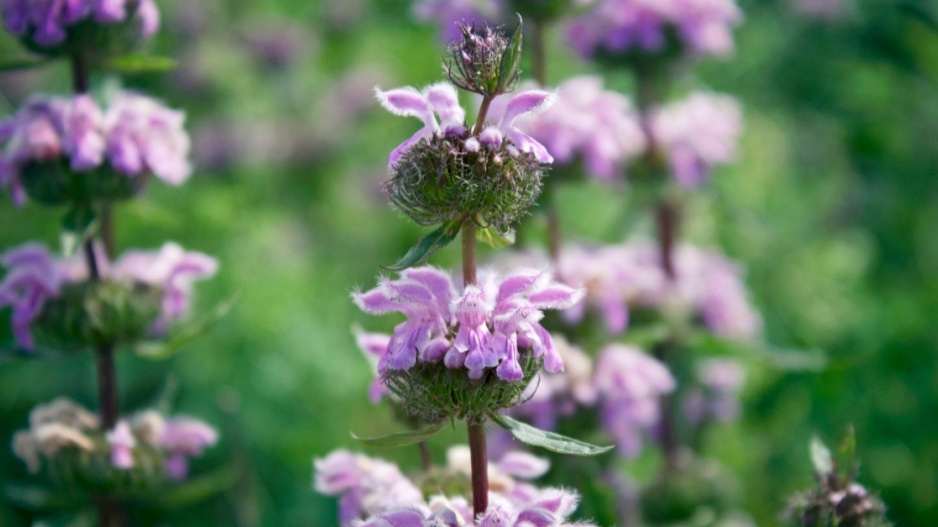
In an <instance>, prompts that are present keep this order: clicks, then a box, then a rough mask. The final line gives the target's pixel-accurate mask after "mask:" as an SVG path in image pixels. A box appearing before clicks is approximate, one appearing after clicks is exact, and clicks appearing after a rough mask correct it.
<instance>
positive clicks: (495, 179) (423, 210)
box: [387, 132, 546, 233]
mask: <svg viewBox="0 0 938 527" xmlns="http://www.w3.org/2000/svg"><path fill="white" fill-rule="evenodd" d="M464 134H465V132H464V133H462V134H447V135H435V136H433V137H431V138H429V139H423V140H421V141H420V142H419V143H418V144H416V145H414V147H413V148H411V149H409V150H408V151H407V152H406V153H405V154H404V155H403V156H402V157H401V158H400V160H398V162H397V163H395V164H394V166H393V167H392V176H391V179H390V180H389V181H388V183H387V191H388V195H389V196H390V199H391V203H393V204H394V206H395V207H397V208H398V209H400V210H401V211H402V212H404V213H405V214H407V216H409V217H410V218H411V219H413V220H414V221H415V222H417V223H419V224H420V225H425V226H434V225H440V224H442V223H446V222H449V221H451V220H454V219H463V220H464V221H466V220H467V221H474V222H475V223H476V224H477V225H479V226H480V227H483V228H489V227H491V228H494V229H495V230H496V231H498V232H499V233H507V232H509V231H510V230H511V227H512V225H514V224H515V223H516V222H518V221H519V220H520V219H521V218H523V217H524V216H525V215H526V214H527V213H528V209H530V208H531V206H532V205H533V204H534V203H535V202H536V201H537V197H538V195H540V192H541V180H542V179H543V178H544V176H545V174H546V172H545V170H544V168H543V166H542V165H541V163H540V162H538V160H537V159H535V156H534V155H533V154H530V153H523V152H518V151H517V149H516V148H515V147H514V146H513V145H512V144H511V143H510V142H509V141H504V142H502V143H501V144H500V145H499V146H497V147H496V148H488V147H481V148H480V147H479V145H478V142H477V140H476V139H475V138H469V137H468V136H467V135H464ZM473 141H475V143H474V145H475V146H472V145H473ZM467 143H468V144H469V145H470V148H468V149H467V147H466V145H467Z"/></svg>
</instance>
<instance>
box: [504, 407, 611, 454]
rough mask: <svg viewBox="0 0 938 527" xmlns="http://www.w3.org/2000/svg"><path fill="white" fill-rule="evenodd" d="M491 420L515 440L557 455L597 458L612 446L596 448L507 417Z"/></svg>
mask: <svg viewBox="0 0 938 527" xmlns="http://www.w3.org/2000/svg"><path fill="white" fill-rule="evenodd" d="M492 419H494V420H495V422H496V423H498V425H499V426H501V427H502V428H504V429H505V430H507V431H508V433H510V434H511V435H512V436H514V438H515V439H517V440H518V441H521V442H522V443H524V444H526V445H530V446H536V447H541V448H543V449H545V450H550V451H551V452H557V453H559V454H569V455H573V456H598V455H599V454H605V453H606V452H609V451H610V450H612V449H613V448H615V447H614V446H597V445H591V444H589V443H586V442H583V441H580V440H578V439H573V438H571V437H567V436H564V435H560V434H558V433H556V432H548V431H546V430H541V429H539V428H535V427H533V426H531V425H527V424H524V423H522V422H521V421H516V420H514V419H512V418H511V417H508V416H507V415H501V414H495V415H494V416H492Z"/></svg>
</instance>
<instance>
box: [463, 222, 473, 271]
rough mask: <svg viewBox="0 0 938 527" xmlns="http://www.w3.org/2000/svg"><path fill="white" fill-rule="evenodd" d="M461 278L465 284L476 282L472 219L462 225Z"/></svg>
mask: <svg viewBox="0 0 938 527" xmlns="http://www.w3.org/2000/svg"><path fill="white" fill-rule="evenodd" d="M462 278H463V283H464V284H465V285H472V284H475V283H476V226H475V224H474V223H472V220H466V222H465V223H464V224H463V226H462Z"/></svg>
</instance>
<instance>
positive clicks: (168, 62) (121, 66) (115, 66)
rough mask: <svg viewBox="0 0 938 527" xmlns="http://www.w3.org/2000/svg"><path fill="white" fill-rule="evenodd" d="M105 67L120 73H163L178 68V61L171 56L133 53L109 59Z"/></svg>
mask: <svg viewBox="0 0 938 527" xmlns="http://www.w3.org/2000/svg"><path fill="white" fill-rule="evenodd" d="M104 68H105V69H108V70H110V71H115V72H118V73H161V72H166V71H172V70H174V69H176V61H175V60H173V59H171V58H169V57H158V56H153V55H144V54H140V53H133V54H130V55H124V56H122V57H115V58H111V59H108V60H107V61H106V62H105V63H104Z"/></svg>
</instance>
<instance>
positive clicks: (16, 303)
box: [0, 242, 218, 349]
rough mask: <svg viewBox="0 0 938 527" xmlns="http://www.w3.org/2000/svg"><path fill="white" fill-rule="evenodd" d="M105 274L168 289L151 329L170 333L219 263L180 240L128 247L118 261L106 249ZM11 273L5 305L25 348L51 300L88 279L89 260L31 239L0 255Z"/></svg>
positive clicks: (4, 285) (0, 295)
mask: <svg viewBox="0 0 938 527" xmlns="http://www.w3.org/2000/svg"><path fill="white" fill-rule="evenodd" d="M98 263H99V266H100V271H101V274H102V277H103V278H105V279H109V280H115V281H131V282H139V283H143V284H147V285H151V286H154V287H158V288H160V289H161V290H162V292H163V304H162V310H161V313H160V317H159V318H158V319H157V320H156V321H155V322H154V324H153V327H152V328H151V331H152V332H153V333H157V334H159V333H164V332H165V331H166V330H167V329H168V325H169V323H170V322H172V321H174V320H178V319H180V318H182V317H184V316H185V315H186V314H187V313H188V310H189V305H190V303H191V301H192V286H193V283H194V282H195V281H196V280H200V279H204V278H208V277H210V276H212V275H214V274H215V272H216V271H217V269H218V263H217V262H216V261H215V260H214V259H213V258H211V257H209V256H207V255H205V254H202V253H198V252H187V251H185V250H183V249H182V247H180V246H179V245H178V244H176V243H172V242H170V243H166V244H165V245H163V247H162V248H161V249H160V250H159V251H155V252H154V251H128V252H127V253H125V254H124V255H123V256H121V257H120V258H119V259H118V260H117V261H116V262H114V263H113V264H111V263H109V262H107V259H106V257H105V255H104V254H103V251H100V252H99V254H98ZM0 264H2V265H3V266H4V267H5V268H6V269H7V274H6V276H4V278H3V282H0V307H6V306H11V307H12V308H13V316H12V317H11V325H12V327H13V333H14V336H15V337H16V340H17V343H18V344H19V345H20V346H21V347H23V348H24V349H32V348H33V347H34V346H35V344H34V341H33V337H32V333H31V332H30V325H31V324H32V322H33V321H34V320H35V319H36V318H38V317H39V315H40V314H41V313H42V309H43V306H44V305H45V302H46V301H48V300H49V299H51V298H57V297H58V296H59V294H60V293H61V288H62V286H63V285H64V284H66V283H71V282H81V281H85V280H87V279H88V275H89V273H88V268H87V265H86V263H85V261H84V259H83V258H80V257H75V258H71V259H58V258H54V257H53V256H52V254H51V253H50V252H49V251H48V249H46V248H45V247H44V246H42V245H40V244H38V243H27V244H25V245H22V246H20V247H18V248H15V249H12V250H10V251H7V252H6V253H4V254H3V255H2V256H0Z"/></svg>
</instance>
